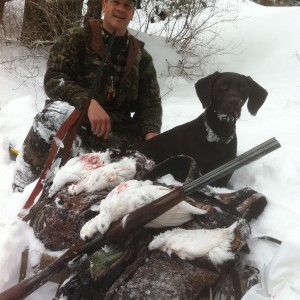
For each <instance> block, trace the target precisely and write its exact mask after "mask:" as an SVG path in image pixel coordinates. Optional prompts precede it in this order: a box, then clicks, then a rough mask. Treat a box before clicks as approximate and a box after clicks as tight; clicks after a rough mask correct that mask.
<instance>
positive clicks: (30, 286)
mask: <svg viewBox="0 0 300 300" xmlns="http://www.w3.org/2000/svg"><path fill="white" fill-rule="evenodd" d="M279 147H280V144H279V142H278V141H277V140H276V139H275V138H271V139H269V140H268V141H266V142H264V143H262V144H260V145H258V146H256V147H254V148H252V149H251V150H249V151H247V152H245V153H243V154H241V155H240V156H238V157H237V158H235V159H233V160H231V161H229V162H228V163H226V164H223V165H222V166H220V167H218V168H216V169H214V170H212V171H211V172H208V173H207V174H205V175H203V176H201V177H199V178H197V179H195V180H194V181H192V182H190V183H188V184H185V185H184V186H183V187H181V188H176V189H174V190H173V191H171V192H170V193H168V194H166V195H165V196H162V197H160V198H158V199H156V200H155V201H153V202H151V203H149V204H147V205H145V206H143V207H141V208H138V209H137V210H135V211H134V212H132V213H130V214H129V215H128V217H127V219H126V225H125V227H124V225H123V224H122V222H121V221H120V220H118V221H116V222H114V223H112V224H111V226H110V228H109V230H108V231H107V232H106V233H105V234H104V235H101V234H96V235H94V237H93V238H91V239H90V240H87V241H83V240H80V241H78V242H77V243H75V244H74V245H72V246H71V247H70V248H69V249H68V250H67V251H66V252H65V254H63V255H62V256H61V257H59V258H58V259H57V260H55V261H54V262H53V263H51V264H50V265H49V266H48V267H46V268H45V269H43V270H41V271H39V272H38V273H37V274H35V275H33V276H31V277H29V278H27V279H24V280H23V281H21V282H20V283H18V284H16V285H15V286H13V287H11V288H9V289H7V290H6V291H4V292H2V293H1V294H0V300H16V299H24V298H25V297H27V296H28V295H30V294H31V293H33V292H34V291H35V290H37V289H38V288H39V287H40V286H42V285H43V284H45V283H46V282H47V281H48V280H50V279H51V278H52V277H53V276H54V275H55V274H57V273H58V272H60V271H61V270H62V269H64V268H65V267H66V266H67V263H68V262H69V261H75V260H76V259H78V258H79V257H81V256H82V255H83V254H85V253H87V254H90V253H92V252H93V251H96V250H97V249H100V247H102V246H103V245H105V244H108V243H112V242H115V241H117V240H119V239H120V238H121V237H125V236H126V235H128V234H129V233H130V232H133V231H134V230H136V229H137V228H140V227H141V226H144V225H146V224H147V223H149V222H151V221H152V220H154V219H156V218H157V217H159V216H160V215H162V214H163V213H165V212H166V211H168V210H169V209H171V208H172V207H173V206H175V205H177V204H178V203H179V202H181V201H183V200H184V199H185V197H186V196H187V195H189V194H191V193H193V192H195V191H196V190H198V189H200V188H202V187H204V186H206V185H207V184H210V183H212V182H214V181H215V180H217V179H218V178H221V177H224V176H225V175H227V174H229V173H232V172H233V171H235V170H237V169H238V168H240V167H243V166H245V165H246V164H248V163H250V162H252V161H255V160H257V159H259V158H260V157H262V156H264V155H266V154H268V153H270V152H272V151H274V150H276V149H278V148H279Z"/></svg>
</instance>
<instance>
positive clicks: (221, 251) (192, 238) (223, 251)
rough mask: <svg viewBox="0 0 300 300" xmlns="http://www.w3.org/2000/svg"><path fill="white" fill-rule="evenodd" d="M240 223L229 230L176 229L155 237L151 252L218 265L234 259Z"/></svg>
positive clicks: (150, 246)
mask: <svg viewBox="0 0 300 300" xmlns="http://www.w3.org/2000/svg"><path fill="white" fill-rule="evenodd" d="M237 224H238V222H235V223H233V224H232V225H231V226H230V227H228V228H217V229H194V230H185V229H181V228H175V229H173V230H168V231H165V232H164V233H161V234H159V235H158V236H156V237H154V238H153V240H152V242H151V243H150V244H149V247H148V248H149V250H155V249H159V250H161V251H164V252H166V253H168V254H169V255H171V254H172V253H175V254H176V255H178V256H179V257H180V258H181V259H187V260H193V259H195V258H198V257H207V258H209V259H210V261H211V262H212V263H214V264H216V265H218V264H221V263H222V262H224V261H226V260H229V259H233V258H234V256H235V255H234V253H233V252H232V251H231V242H232V241H233V240H234V238H235V235H234V230H235V228H236V226H237Z"/></svg>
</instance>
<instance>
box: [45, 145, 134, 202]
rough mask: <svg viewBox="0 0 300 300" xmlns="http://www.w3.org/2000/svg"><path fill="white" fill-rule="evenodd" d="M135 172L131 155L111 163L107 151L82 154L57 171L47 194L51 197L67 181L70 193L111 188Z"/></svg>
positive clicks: (131, 176) (129, 177) (128, 178)
mask: <svg viewBox="0 0 300 300" xmlns="http://www.w3.org/2000/svg"><path fill="white" fill-rule="evenodd" d="M135 173H136V161H135V159H134V158H132V157H124V158H122V159H121V160H120V161H118V162H112V163H111V162H110V155H109V151H106V152H99V153H88V154H83V155H80V156H79V157H75V158H72V159H70V160H69V161H68V162H67V163H66V164H65V165H64V166H63V167H62V168H61V169H60V170H58V171H57V174H56V175H55V177H54V179H53V183H52V186H51V188H50V189H49V196H50V197H52V196H53V195H54V194H55V193H56V192H57V191H59V190H60V189H61V188H62V187H64V186H65V185H66V184H67V183H72V184H71V185H70V186H69V187H68V192H69V193H70V194H72V195H77V194H79V193H81V192H87V193H91V192H95V191H100V190H103V189H106V188H109V189H111V188H114V187H115V186H117V185H118V184H119V183H120V182H124V181H126V180H130V179H132V178H133V177H134V175H135Z"/></svg>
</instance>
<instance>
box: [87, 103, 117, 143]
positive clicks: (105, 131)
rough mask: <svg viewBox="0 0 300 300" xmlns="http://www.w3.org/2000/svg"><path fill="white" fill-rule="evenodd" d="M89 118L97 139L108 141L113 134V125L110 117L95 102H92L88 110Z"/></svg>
mask: <svg viewBox="0 0 300 300" xmlns="http://www.w3.org/2000/svg"><path fill="white" fill-rule="evenodd" d="M88 118H89V120H90V122H91V129H92V132H93V134H94V135H96V136H97V137H100V136H101V137H103V138H104V139H107V138H108V136H109V134H110V132H111V123H110V118H109V115H108V114H107V113H106V111H105V110H104V109H103V108H102V106H101V105H100V104H99V103H98V102H97V101H96V100H95V99H92V100H91V104H90V106H89V109H88Z"/></svg>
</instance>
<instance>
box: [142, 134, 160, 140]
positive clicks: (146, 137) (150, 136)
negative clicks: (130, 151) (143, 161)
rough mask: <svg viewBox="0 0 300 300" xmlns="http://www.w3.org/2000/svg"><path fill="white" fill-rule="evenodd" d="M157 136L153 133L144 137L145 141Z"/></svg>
mask: <svg viewBox="0 0 300 300" xmlns="http://www.w3.org/2000/svg"><path fill="white" fill-rule="evenodd" d="M157 135H159V133H154V132H148V133H147V134H146V135H145V140H146V141H147V140H150V139H152V138H153V137H155V136H157Z"/></svg>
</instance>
